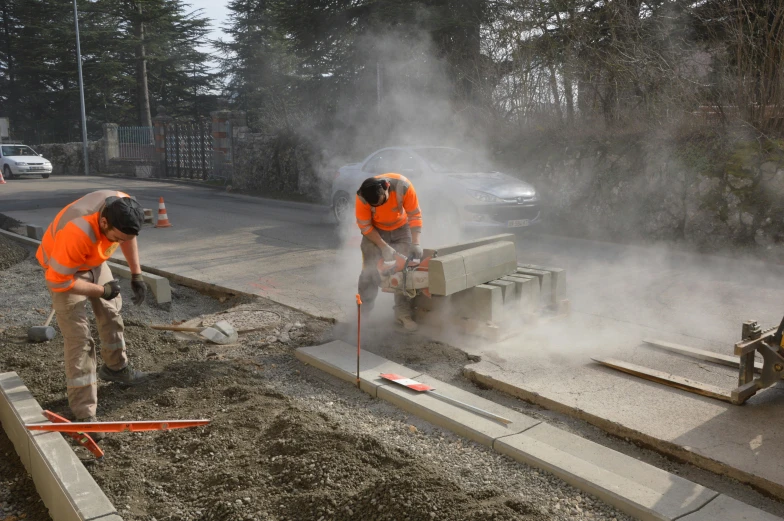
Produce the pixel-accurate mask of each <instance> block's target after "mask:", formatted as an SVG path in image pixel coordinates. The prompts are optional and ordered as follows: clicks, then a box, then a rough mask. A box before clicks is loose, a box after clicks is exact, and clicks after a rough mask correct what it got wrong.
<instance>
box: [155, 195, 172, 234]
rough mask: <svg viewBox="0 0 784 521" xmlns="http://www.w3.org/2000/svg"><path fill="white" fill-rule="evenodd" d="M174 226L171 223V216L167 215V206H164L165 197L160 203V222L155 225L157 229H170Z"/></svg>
mask: <svg viewBox="0 0 784 521" xmlns="http://www.w3.org/2000/svg"><path fill="white" fill-rule="evenodd" d="M171 225H172V224H171V223H170V222H169V216H168V215H167V214H166V205H165V204H163V197H161V199H160V200H159V201H158V222H157V223H156V224H155V227H156V228H168V227H169V226H171Z"/></svg>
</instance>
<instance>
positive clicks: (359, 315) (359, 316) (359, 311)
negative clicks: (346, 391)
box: [357, 293, 362, 389]
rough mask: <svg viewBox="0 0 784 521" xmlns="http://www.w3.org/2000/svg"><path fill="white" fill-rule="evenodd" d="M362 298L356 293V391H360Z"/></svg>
mask: <svg viewBox="0 0 784 521" xmlns="http://www.w3.org/2000/svg"><path fill="white" fill-rule="evenodd" d="M361 326H362V298H360V296H359V293H357V389H360V388H361V387H360V385H359V352H360V345H362V344H361V343H360V342H361V338H362V336H361V333H362V327H361Z"/></svg>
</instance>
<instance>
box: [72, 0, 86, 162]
mask: <svg viewBox="0 0 784 521" xmlns="http://www.w3.org/2000/svg"><path fill="white" fill-rule="evenodd" d="M73 5H74V26H75V27H76V63H77V65H78V66H79V102H80V104H81V106H82V156H83V157H84V175H90V165H89V163H88V162H87V116H86V114H85V111H84V80H83V78H82V48H81V45H80V44H79V11H78V10H77V9H76V0H73Z"/></svg>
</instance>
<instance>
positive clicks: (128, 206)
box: [102, 196, 144, 235]
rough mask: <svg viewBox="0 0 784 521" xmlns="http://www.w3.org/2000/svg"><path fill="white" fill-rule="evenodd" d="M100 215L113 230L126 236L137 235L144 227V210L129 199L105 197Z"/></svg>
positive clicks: (133, 200)
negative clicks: (104, 204) (104, 205)
mask: <svg viewBox="0 0 784 521" xmlns="http://www.w3.org/2000/svg"><path fill="white" fill-rule="evenodd" d="M102 215H103V217H106V220H107V221H109V224H110V225H111V226H112V227H113V228H117V229H118V230H120V231H121V232H123V233H125V234H127V235H139V230H141V229H142V226H143V225H144V210H142V207H141V205H140V204H139V203H137V202H136V200H135V199H131V198H130V197H115V196H111V197H107V198H106V207H105V208H104V211H103V214H102Z"/></svg>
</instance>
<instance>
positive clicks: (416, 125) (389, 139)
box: [320, 30, 487, 329]
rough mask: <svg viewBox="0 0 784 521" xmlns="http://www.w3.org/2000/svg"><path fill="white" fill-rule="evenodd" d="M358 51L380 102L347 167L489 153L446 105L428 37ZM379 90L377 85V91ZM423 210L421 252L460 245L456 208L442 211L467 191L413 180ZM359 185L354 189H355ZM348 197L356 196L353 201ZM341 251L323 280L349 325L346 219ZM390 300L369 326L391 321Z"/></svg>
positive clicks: (349, 114) (350, 227) (350, 258)
mask: <svg viewBox="0 0 784 521" xmlns="http://www.w3.org/2000/svg"><path fill="white" fill-rule="evenodd" d="M360 47H363V48H364V49H366V51H365V52H366V53H367V54H368V56H366V57H365V62H366V63H368V64H377V67H378V72H379V74H378V75H377V79H378V80H379V81H378V83H374V85H372V87H373V88H378V89H379V93H380V94H379V96H380V97H379V103H378V106H377V107H376V110H375V111H372V112H371V113H368V114H365V115H364V117H363V118H360V119H361V120H362V121H363V123H361V124H360V129H359V131H357V132H355V135H357V136H358V137H357V139H356V140H355V142H354V143H351V146H348V147H346V146H345V145H344V146H343V147H342V148H343V149H347V148H348V149H353V150H356V151H357V152H356V157H350V158H349V157H347V158H344V161H345V163H344V164H348V163H352V162H359V161H363V160H364V159H365V158H366V157H367V156H369V155H370V154H371V153H373V152H374V151H376V150H378V149H380V148H383V147H387V146H401V145H431V146H454V147H457V148H461V149H463V150H466V151H469V152H470V153H472V154H474V155H475V156H476V157H477V158H479V160H480V161H482V160H483V159H484V158H485V157H487V154H486V152H485V150H486V148H485V147H486V143H484V142H481V140H480V139H479V138H478V137H477V136H475V135H474V134H473V132H472V129H471V125H470V122H467V121H464V120H463V119H462V117H461V115H460V114H458V113H457V112H458V111H456V110H455V107H454V106H453V103H452V101H451V94H452V86H451V83H450V81H449V79H448V77H447V72H446V65H445V64H444V63H443V61H442V60H441V59H440V58H439V57H438V56H436V53H435V52H434V49H433V45H432V44H431V40H430V37H429V35H428V34H427V33H426V32H424V31H423V32H420V33H412V32H411V31H410V30H407V31H406V32H405V33H403V32H389V33H387V34H384V35H379V34H374V35H372V37H368V38H367V41H366V42H364V44H362V43H361V44H360ZM379 84H380V85H379ZM338 107H339V110H338V114H337V116H338V118H340V117H341V115H342V116H343V117H344V118H345V119H346V120H350V121H351V124H352V125H355V124H356V121H357V119H358V118H357V117H356V114H355V110H356V107H355V103H354V101H353V100H352V99H351V98H350V97H349V98H347V99H343V100H340V101H339V103H338ZM322 139H323V141H324V147H325V148H327V149H330V148H332V149H334V148H336V147H334V143H335V140H339V139H341V136H322ZM411 181H412V183H413V184H414V186H415V188H416V190H417V194H418V196H419V199H420V207H421V208H422V213H423V220H424V226H423V231H422V237H421V241H422V245H423V247H425V248H429V247H438V246H443V245H446V244H452V243H455V242H459V241H461V240H463V239H464V238H465V237H466V235H465V234H464V232H463V231H462V230H461V228H460V227H459V226H458V225H457V223H456V222H455V216H454V213H453V211H452V210H453V209H452V208H450V207H449V205H448V204H444V203H445V201H446V199H445V197H444V195H445V193H447V192H448V191H450V190H464V189H463V188H460V187H459V186H457V184H455V185H449V184H446V183H432V182H429V180H428V179H421V178H419V179H418V178H414V177H413V176H412V178H411ZM359 184H361V180H359V181H358V182H357V186H356V188H357V189H358V188H359ZM351 195H352V197H353V194H351ZM337 233H338V234H339V236H340V247H339V248H338V249H337V251H336V255H335V257H336V258H335V263H334V265H332V266H328V267H325V268H324V270H323V273H322V274H321V277H320V279H321V280H327V281H329V284H330V285H331V286H332V288H333V293H334V294H335V295H336V296H337V298H338V300H339V301H340V302H341V307H342V308H343V309H344V313H345V317H346V319H347V320H355V316H356V304H355V300H354V295H355V294H356V292H357V279H358V277H359V273H360V270H361V253H360V247H359V245H360V241H361V233H360V231H359V228H358V227H357V226H356V224H355V223H354V222H353V219H351V222H349V223H346V224H345V225H338V231H337ZM392 302H393V299H392V296H391V295H389V294H383V293H379V297H378V299H377V303H376V306H375V308H374V311H373V317H372V320H371V322H370V323H368V324H367V326H368V329H371V328H372V326H373V323H374V322H375V321H379V324H384V323H386V321H389V322H391V321H392V320H393V313H392V305H393V303H392Z"/></svg>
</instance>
